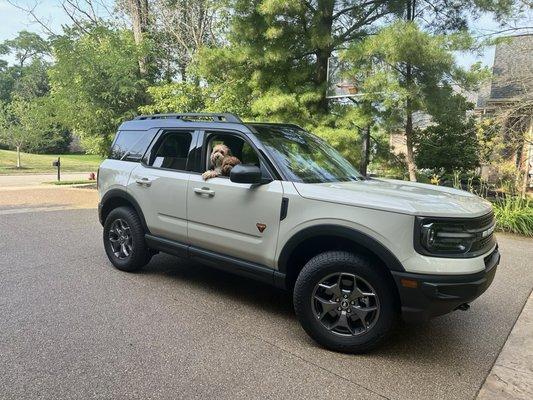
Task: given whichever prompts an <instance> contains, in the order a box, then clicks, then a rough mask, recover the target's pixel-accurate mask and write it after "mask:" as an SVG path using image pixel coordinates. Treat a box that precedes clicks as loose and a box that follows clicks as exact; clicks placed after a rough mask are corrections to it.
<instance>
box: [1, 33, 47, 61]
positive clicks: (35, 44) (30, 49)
mask: <svg viewBox="0 0 533 400" xmlns="http://www.w3.org/2000/svg"><path fill="white" fill-rule="evenodd" d="M1 53H3V54H8V53H14V54H13V55H14V57H15V59H16V60H17V62H18V64H19V66H20V67H24V64H25V63H26V62H27V61H28V60H32V59H40V58H41V57H42V56H44V55H47V54H49V53H50V44H49V43H48V41H47V40H45V39H43V38H41V37H40V36H39V35H38V34H36V33H34V32H28V31H20V32H19V33H18V35H17V36H16V37H15V38H14V39H12V40H6V41H5V42H4V43H3V46H2V49H0V54H1Z"/></svg>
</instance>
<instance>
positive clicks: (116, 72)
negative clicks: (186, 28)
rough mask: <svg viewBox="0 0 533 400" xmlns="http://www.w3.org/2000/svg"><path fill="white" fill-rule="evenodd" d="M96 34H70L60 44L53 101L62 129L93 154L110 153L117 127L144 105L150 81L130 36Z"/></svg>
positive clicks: (52, 81)
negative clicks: (66, 130) (147, 82)
mask: <svg viewBox="0 0 533 400" xmlns="http://www.w3.org/2000/svg"><path fill="white" fill-rule="evenodd" d="M91 29H92V30H91V32H90V33H89V34H87V33H84V32H80V31H79V30H77V29H72V30H68V31H67V32H66V34H64V35H62V36H60V37H57V38H56V39H54V41H53V47H54V55H55V58H56V62H55V64H54V65H53V66H52V67H51V68H50V71H49V74H50V84H51V88H52V89H51V97H52V101H53V102H54V104H55V106H56V110H57V113H58V118H59V121H60V122H61V125H62V126H64V127H65V128H67V129H69V130H70V131H71V132H73V133H74V134H76V135H77V136H79V137H80V139H81V142H82V145H84V146H85V147H86V149H87V150H88V151H89V152H92V153H98V154H107V152H108V151H109V146H110V144H111V141H112V139H113V137H114V135H115V132H116V129H117V127H118V126H119V125H120V123H121V122H122V121H124V120H126V119H129V118H132V117H133V116H134V115H135V114H136V111H137V108H138V107H139V105H141V104H143V102H144V99H145V88H146V81H145V80H144V79H143V78H142V76H141V73H140V71H139V65H138V59H139V56H140V49H139V48H138V46H137V45H136V44H135V41H134V39H133V35H132V33H131V32H130V31H126V30H115V29H111V28H107V27H102V26H101V27H96V28H91Z"/></svg>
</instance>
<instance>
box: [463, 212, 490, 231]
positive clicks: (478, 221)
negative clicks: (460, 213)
mask: <svg viewBox="0 0 533 400" xmlns="http://www.w3.org/2000/svg"><path fill="white" fill-rule="evenodd" d="M493 224H494V213H493V212H490V213H488V214H486V215H482V216H481V217H476V218H472V219H469V220H467V223H466V224H465V227H466V228H467V229H472V230H477V229H488V228H489V227H490V226H492V225H493Z"/></svg>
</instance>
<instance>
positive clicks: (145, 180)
mask: <svg viewBox="0 0 533 400" xmlns="http://www.w3.org/2000/svg"><path fill="white" fill-rule="evenodd" d="M135 183H137V185H140V186H146V187H150V186H152V180H151V179H148V178H140V179H135Z"/></svg>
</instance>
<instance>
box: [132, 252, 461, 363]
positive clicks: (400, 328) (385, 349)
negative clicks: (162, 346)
mask: <svg viewBox="0 0 533 400" xmlns="http://www.w3.org/2000/svg"><path fill="white" fill-rule="evenodd" d="M141 273H143V274H150V275H152V274H156V275H161V276H165V277H168V278H170V279H175V280H178V281H180V282H186V283H187V287H188V288H189V289H191V290H195V291H196V290H197V291H198V292H199V294H200V295H201V294H202V293H205V294H209V295H211V296H212V295H213V294H216V296H220V298H221V301H228V302H232V303H237V304H241V305H244V306H249V307H253V308H257V309H258V310H259V311H260V312H261V313H263V314H265V313H267V314H271V315H272V316H273V317H278V318H281V319H284V320H289V321H291V322H292V323H294V324H298V321H297V319H296V316H295V314H294V310H293V304H292V295H291V293H289V292H288V291H284V290H281V289H277V288H275V287H273V286H270V285H267V284H264V283H262V282H258V281H255V280H253V279H249V278H245V277H241V276H238V275H233V274H231V273H228V272H224V271H221V270H218V269H216V268H212V267H208V266H205V265H202V264H200V263H197V262H195V261H192V260H188V259H182V258H178V257H174V256H170V255H166V254H159V255H157V256H154V258H153V259H152V261H151V262H150V263H149V264H148V265H147V266H146V267H145V268H144V269H143V271H142V272H141ZM461 314H464V313H462V312H455V313H452V314H449V315H446V316H443V317H438V318H436V319H433V320H431V321H429V322H426V323H423V324H406V323H403V322H401V321H400V322H399V323H398V324H397V326H396V328H395V329H394V330H393V332H392V333H391V335H390V337H389V338H388V339H387V340H385V341H384V342H383V343H382V345H381V346H380V347H379V348H377V349H375V350H373V351H372V352H370V353H368V354H363V355H359V357H365V358H366V357H376V356H378V357H383V358H386V359H388V360H395V359H397V360H402V361H405V360H408V359H410V358H411V357H413V354H416V359H417V360H418V361H419V362H420V361H424V360H427V362H431V361H432V360H434V359H435V357H436V356H437V355H439V356H440V357H441V359H442V360H443V361H444V360H446V359H449V360H450V362H451V361H452V360H453V359H454V358H456V357H458V356H461V350H460V346H459V347H458V344H459V343H460V342H461V340H462V339H464V334H463V330H462V328H463V326H462V325H463V324H464V323H465V320H466V321H468V320H467V317H465V316H463V315H461ZM306 346H308V347H314V348H315V349H320V346H319V345H317V344H316V343H315V342H313V341H312V340H311V339H310V338H307V343H306ZM450 349H454V350H451V351H450ZM444 362H445V361H444Z"/></svg>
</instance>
